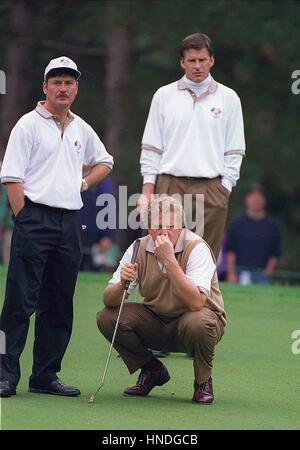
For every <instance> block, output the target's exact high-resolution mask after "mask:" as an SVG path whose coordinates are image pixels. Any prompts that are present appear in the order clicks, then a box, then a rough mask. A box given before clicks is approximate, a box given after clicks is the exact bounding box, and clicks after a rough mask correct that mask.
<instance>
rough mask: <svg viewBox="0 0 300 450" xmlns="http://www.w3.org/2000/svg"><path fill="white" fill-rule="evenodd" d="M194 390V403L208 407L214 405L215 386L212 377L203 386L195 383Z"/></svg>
mask: <svg viewBox="0 0 300 450" xmlns="http://www.w3.org/2000/svg"><path fill="white" fill-rule="evenodd" d="M194 389H195V392H194V397H193V398H192V400H193V402H196V403H202V404H204V405H208V404H209V403H212V402H213V401H214V394H213V385H212V379H211V377H209V379H208V380H207V381H205V382H204V383H201V384H198V383H197V382H196V381H195V382H194Z"/></svg>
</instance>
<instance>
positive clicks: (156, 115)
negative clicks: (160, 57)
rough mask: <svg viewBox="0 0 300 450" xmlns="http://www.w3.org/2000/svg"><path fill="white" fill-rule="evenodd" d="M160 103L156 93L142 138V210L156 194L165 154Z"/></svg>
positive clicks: (140, 205) (139, 202)
mask: <svg viewBox="0 0 300 450" xmlns="http://www.w3.org/2000/svg"><path fill="white" fill-rule="evenodd" d="M160 103H161V100H160V97H159V95H158V93H156V94H155V95H154V96H153V99H152V102H151V106H150V110H149V115H148V118H147V122H146V126H145V130H144V134H143V138H142V151H141V157H140V166H141V175H142V177H143V190H142V194H143V195H142V196H141V197H140V199H139V200H138V207H139V208H140V209H141V208H143V206H145V204H147V202H149V201H150V200H151V195H152V194H153V193H154V186H155V182H156V177H157V175H158V173H159V167H160V161H161V158H162V154H163V138H162V133H163V114H162V111H161V105H160Z"/></svg>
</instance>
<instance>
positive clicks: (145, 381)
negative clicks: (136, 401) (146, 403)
mask: <svg viewBox="0 0 300 450" xmlns="http://www.w3.org/2000/svg"><path fill="white" fill-rule="evenodd" d="M169 380H170V375H169V372H168V371H167V368H166V367H165V366H164V365H163V364H161V367H160V368H159V369H157V370H151V369H149V368H148V369H142V370H141V372H140V375H139V377H138V380H137V382H136V384H135V385H134V386H131V387H128V388H127V389H125V391H124V395H128V396H141V397H145V396H146V395H148V394H149V392H150V391H151V390H152V389H153V388H154V387H155V386H162V385H163V384H165V383H167V382H168V381H169Z"/></svg>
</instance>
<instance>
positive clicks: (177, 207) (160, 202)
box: [146, 194, 185, 229]
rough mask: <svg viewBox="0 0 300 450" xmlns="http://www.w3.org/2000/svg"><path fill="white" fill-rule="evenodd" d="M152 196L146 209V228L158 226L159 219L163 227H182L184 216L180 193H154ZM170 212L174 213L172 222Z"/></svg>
mask: <svg viewBox="0 0 300 450" xmlns="http://www.w3.org/2000/svg"><path fill="white" fill-rule="evenodd" d="M154 197H155V198H154V199H153V200H152V201H151V203H150V204H149V206H148V209H147V217H146V220H147V224H148V228H150V229H155V228H158V227H159V223H160V220H161V222H162V226H163V228H170V227H172V228H173V227H174V228H183V226H184V222H185V216H184V210H183V207H182V201H181V197H180V195H179V194H173V195H172V196H169V195H166V194H162V195H159V194H155V195H154ZM171 213H173V214H174V217H173V220H172V223H171V217H170V216H171Z"/></svg>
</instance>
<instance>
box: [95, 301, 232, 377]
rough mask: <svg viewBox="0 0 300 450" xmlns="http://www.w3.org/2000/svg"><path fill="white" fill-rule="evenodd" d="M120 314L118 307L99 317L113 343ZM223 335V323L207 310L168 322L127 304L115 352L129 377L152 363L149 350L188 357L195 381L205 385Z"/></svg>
mask: <svg viewBox="0 0 300 450" xmlns="http://www.w3.org/2000/svg"><path fill="white" fill-rule="evenodd" d="M118 311H119V307H114V308H104V309H103V310H102V311H100V312H99V313H98V314H97V325H98V328H99V330H100V332H101V333H102V334H103V335H104V336H105V338H106V339H107V340H108V341H110V342H111V339H112V336H113V332H114V329H115V324H116V319H117V315H118ZM223 334H224V327H223V324H222V322H221V321H220V319H219V318H218V317H217V315H216V314H215V313H214V312H213V311H212V310H211V309H209V308H206V307H204V308H202V309H201V310H200V311H196V312H186V313H184V314H182V315H181V316H179V317H175V318H174V317H173V318H171V317H168V318H166V317H161V316H157V315H156V314H154V313H153V311H151V310H150V309H149V308H148V307H147V306H145V304H143V303H125V304H124V306H123V310H122V314H121V318H120V322H119V327H118V331H117V334H116V338H115V344H114V348H115V349H116V351H117V352H118V353H119V354H120V356H121V358H122V359H123V361H124V363H125V364H126V366H127V368H128V370H129V372H130V373H133V372H135V371H136V370H137V369H139V368H141V367H142V366H143V365H144V364H146V363H148V362H149V361H151V359H152V358H153V355H152V353H151V351H150V350H149V348H155V349H157V350H165V351H169V352H183V353H187V354H188V355H189V356H191V357H192V358H193V359H194V373H195V380H196V381H197V383H203V382H204V381H206V380H207V379H208V378H209V377H210V375H211V371H212V362H213V357H214V349H215V345H216V344H217V342H218V341H219V340H220V339H221V337H222V336H223Z"/></svg>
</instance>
